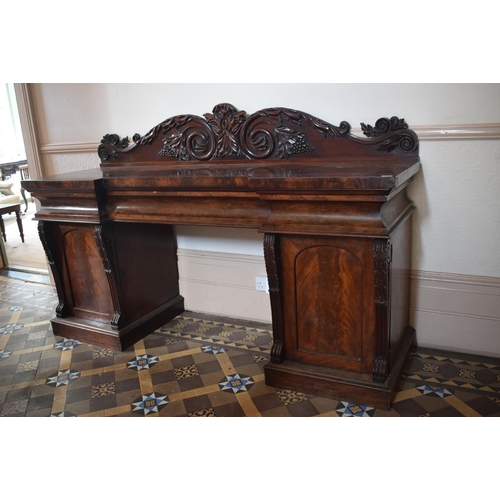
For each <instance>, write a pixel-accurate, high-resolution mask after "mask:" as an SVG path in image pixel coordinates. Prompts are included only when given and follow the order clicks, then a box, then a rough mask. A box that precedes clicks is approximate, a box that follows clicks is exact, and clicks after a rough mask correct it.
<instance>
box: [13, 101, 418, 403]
mask: <svg viewBox="0 0 500 500" xmlns="http://www.w3.org/2000/svg"><path fill="white" fill-rule="evenodd" d="M361 128H362V131H363V133H364V135H365V136H366V137H358V136H356V135H353V134H352V133H351V132H350V125H349V124H348V123H347V122H341V123H340V125H338V126H334V125H331V124H329V123H326V122H324V121H323V120H320V119H318V118H316V117H314V116H311V115H309V114H307V113H304V112H300V111H295V110H291V109H286V108H269V109H264V110H261V111H258V112H256V113H254V114H252V115H247V114H246V113H245V112H244V111H238V110H237V109H236V108H235V107H234V106H232V105H230V104H219V105H217V106H215V108H214V109H213V112H212V113H207V114H205V115H204V117H198V116H195V115H179V116H174V117H172V118H169V119H167V120H165V121H164V122H162V123H160V124H159V125H157V126H156V127H154V128H153V129H151V130H150V131H149V132H148V133H146V134H145V135H143V136H141V135H139V134H135V135H134V136H133V139H132V141H130V140H129V139H128V138H127V137H126V138H124V139H121V138H120V137H119V136H118V135H116V134H110V135H106V136H104V138H103V139H102V141H101V144H100V145H99V148H98V154H99V157H100V159H101V165H100V168H99V169H97V170H86V171H80V172H75V173H70V174H65V175H59V176H53V177H47V178H42V179H32V180H25V181H23V182H22V185H23V187H24V188H26V189H27V190H28V191H29V192H31V193H32V195H33V196H35V197H36V198H37V199H38V200H39V201H40V203H41V207H40V209H39V210H38V212H37V214H36V217H35V218H36V219H37V220H38V221H39V222H38V227H39V234H40V238H41V241H42V244H43V247H44V249H45V252H46V255H47V259H48V262H49V264H50V268H51V271H52V273H53V276H54V280H55V285H56V288H57V293H58V298H59V303H58V305H57V307H56V311H55V314H56V317H55V318H54V319H53V320H52V325H53V330H54V334H56V335H59V336H62V337H69V338H73V339H79V340H81V341H84V342H88V343H91V344H96V345H100V346H106V347H109V348H112V349H117V350H122V349H125V348H127V347H129V346H131V345H133V344H134V343H135V342H137V341H138V340H139V339H141V338H143V337H145V336H146V335H148V334H149V333H151V332H153V331H154V330H156V329H157V328H159V327H161V326H162V325H164V324H165V323H167V322H168V321H170V320H171V319H173V318H174V317H175V316H177V315H178V314H180V313H181V312H182V311H183V310H184V299H183V297H182V296H181V295H180V294H179V285H178V270H177V255H176V240H175V233H174V230H173V225H176V224H190V225H204V226H219V227H238V228H254V229H258V230H259V231H260V232H262V233H264V256H265V262H266V268H267V274H268V279H269V287H270V301H271V310H272V322H273V338H274V343H273V346H272V350H271V359H270V361H269V363H268V364H267V365H266V366H265V368H264V370H265V380H266V383H267V384H269V385H271V386H276V387H282V388H287V389H293V390H298V391H301V392H305V393H310V394H317V395H320V396H326V397H331V398H335V399H342V400H348V401H352V402H358V403H360V404H367V405H372V406H376V407H379V408H386V409H388V408H389V407H390V405H391V400H392V396H393V394H394V391H395V386H396V382H397V378H398V376H399V373H400V371H401V368H402V365H403V362H404V359H405V356H406V353H407V351H408V348H409V347H410V345H411V343H412V339H413V336H414V333H415V332H414V330H413V329H412V328H411V327H409V294H410V282H409V281H410V271H409V270H410V246H411V245H410V243H411V242H410V238H411V214H412V212H413V210H414V207H413V206H412V203H411V202H410V201H409V200H408V198H407V197H406V195H405V188H406V187H407V185H408V183H409V182H410V181H411V178H412V177H413V176H414V175H415V174H416V173H417V172H418V170H419V168H420V162H419V156H418V138H417V136H416V134H415V133H414V132H413V131H412V130H410V129H409V128H408V125H407V124H406V123H405V121H404V120H402V119H399V118H397V117H392V118H390V119H388V118H381V119H379V120H378V121H377V122H376V123H375V124H374V125H373V126H372V125H365V124H361Z"/></svg>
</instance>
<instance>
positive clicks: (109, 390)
mask: <svg viewBox="0 0 500 500" xmlns="http://www.w3.org/2000/svg"><path fill="white" fill-rule="evenodd" d="M112 394H116V387H115V383H114V382H106V383H104V384H99V385H93V386H92V397H93V398H101V397H103V396H111V395H112Z"/></svg>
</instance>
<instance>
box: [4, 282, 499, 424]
mask: <svg viewBox="0 0 500 500" xmlns="http://www.w3.org/2000/svg"><path fill="white" fill-rule="evenodd" d="M57 303H58V300H57V295H56V293H55V290H54V288H53V287H52V286H50V285H42V284H31V283H26V282H23V281H20V280H13V279H7V278H4V279H1V278H0V315H1V318H2V319H1V320H0V321H1V322H0V331H1V335H0V416H8V417H24V416H28V417H29V416H46V417H50V416H54V417H74V416H76V417H86V416H104V417H106V416H118V417H120V416H158V417H170V416H183V417H225V416H229V417H236V416H241V417H244V416H263V417H266V416H287V417H313V416H314V417H315V416H337V417H339V416H340V417H386V416H392V417H399V416H400V417H407V416H409V417H415V416H427V417H435V416H436V417H437V416H449V417H451V416H462V415H463V416H489V417H495V416H500V359H494V358H485V357H480V356H466V355H459V354H457V353H451V352H442V351H434V350H431V349H423V348H414V349H413V350H412V351H411V352H410V353H409V354H408V356H407V359H406V361H405V364H404V368H403V371H402V376H401V379H400V381H399V385H398V387H397V390H396V395H395V402H394V404H393V406H392V408H391V410H390V411H382V410H379V409H375V408H372V407H368V406H364V405H363V404H362V403H363V402H362V401H349V402H347V401H337V400H334V399H327V398H320V397H316V396H314V395H311V394H304V393H301V392H297V391H291V390H283V389H279V388H272V387H269V386H266V384H265V380H264V366H265V364H266V363H267V362H268V360H269V357H270V350H271V347H272V344H273V340H272V333H271V325H265V324H260V323H255V322H250V321H243V320H235V319H230V318H221V317H216V316H210V315H206V314H197V313H189V312H185V313H183V314H181V315H180V316H178V317H177V318H175V319H174V320H172V321H171V322H169V323H167V324H166V325H164V326H163V327H161V328H159V329H158V330H157V331H156V332H154V333H152V334H150V335H149V336H148V337H146V338H145V339H144V340H143V341H139V342H138V343H137V344H136V345H134V346H133V347H132V348H130V349H128V350H127V351H125V352H117V351H112V350H110V349H104V348H101V347H98V346H93V345H88V344H85V343H82V342H80V341H77V340H74V339H68V338H62V337H57V336H54V334H53V332H52V328H51V324H50V319H51V318H52V317H53V312H54V309H55V306H56V305H57ZM1 311H3V313H1Z"/></svg>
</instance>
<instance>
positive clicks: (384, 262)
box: [373, 239, 392, 383]
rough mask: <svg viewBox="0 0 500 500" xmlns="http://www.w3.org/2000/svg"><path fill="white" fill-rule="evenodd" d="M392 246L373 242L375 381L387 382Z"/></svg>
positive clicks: (381, 241)
mask: <svg viewBox="0 0 500 500" xmlns="http://www.w3.org/2000/svg"><path fill="white" fill-rule="evenodd" d="M391 258H392V245H391V241H390V240H388V239H376V240H374V241H373V270H374V283H375V349H376V354H375V363H374V366H373V381H374V382H382V383H383V382H385V379H386V378H387V375H388V373H389V368H390V367H389V361H388V349H389V331H388V327H389V314H390V304H389V283H390V262H391Z"/></svg>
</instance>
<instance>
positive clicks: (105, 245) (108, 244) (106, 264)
mask: <svg viewBox="0 0 500 500" xmlns="http://www.w3.org/2000/svg"><path fill="white" fill-rule="evenodd" d="M94 238H95V241H96V244H97V249H98V251H99V256H100V257H101V261H102V265H103V268H104V272H105V273H106V278H107V279H108V284H109V289H110V291H111V299H112V301H113V308H114V314H113V317H112V318H111V320H110V324H111V327H112V328H114V329H118V328H120V327H121V324H120V320H121V306H120V296H119V292H118V290H119V289H120V288H119V286H118V283H117V281H116V280H117V279H118V278H117V274H116V270H115V267H116V266H115V265H114V264H113V262H114V255H115V251H114V244H113V235H112V231H111V228H110V227H109V225H108V224H102V225H96V226H95V227H94Z"/></svg>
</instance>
